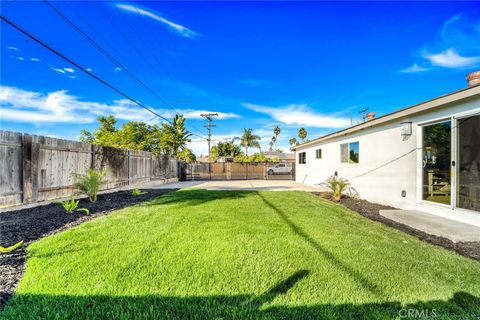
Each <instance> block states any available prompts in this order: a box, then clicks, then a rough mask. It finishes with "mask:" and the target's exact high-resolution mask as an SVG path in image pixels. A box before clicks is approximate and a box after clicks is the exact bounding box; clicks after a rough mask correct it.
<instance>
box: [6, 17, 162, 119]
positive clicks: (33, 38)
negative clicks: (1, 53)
mask: <svg viewBox="0 0 480 320" xmlns="http://www.w3.org/2000/svg"><path fill="white" fill-rule="evenodd" d="M0 18H1V19H2V20H3V21H4V22H6V23H7V24H9V25H10V26H12V27H13V28H15V29H16V30H18V31H20V32H21V33H23V34H24V35H26V36H27V37H29V38H30V39H32V40H33V41H35V42H37V43H38V44H40V45H41V46H43V47H44V48H46V49H47V50H49V51H51V52H53V53H54V54H56V55H57V56H59V57H60V58H62V59H63V60H65V61H67V62H69V63H70V64H72V65H73V66H75V67H77V68H78V69H80V70H81V71H83V72H84V73H86V74H87V75H89V76H90V77H92V78H94V79H95V80H97V81H99V82H101V83H102V84H103V85H105V86H107V87H108V88H110V89H112V90H113V91H115V92H116V93H118V94H120V95H121V96H123V97H125V98H126V99H127V100H129V101H131V102H133V103H135V104H136V105H138V106H139V107H141V108H143V109H145V110H147V111H148V112H150V113H152V114H154V115H156V116H157V117H159V118H161V119H163V120H165V121H167V122H168V123H171V121H170V120H168V119H167V118H165V117H164V116H162V115H160V114H158V113H157V112H155V111H153V110H151V109H150V108H148V107H147V106H145V105H144V104H142V103H141V102H139V101H137V100H135V99H133V98H132V97H130V96H129V95H127V94H126V93H124V92H123V91H121V90H120V89H117V88H116V87H114V86H113V85H111V84H110V83H108V82H107V81H105V80H103V79H102V78H100V77H99V76H97V75H95V74H94V73H93V72H90V71H88V70H86V69H85V68H84V67H82V66H81V65H80V64H78V63H77V62H75V61H73V60H72V59H70V58H69V57H67V56H66V55H64V54H63V53H60V52H59V51H57V50H56V49H54V48H52V47H51V46H49V45H48V44H46V43H45V42H43V41H42V40H40V39H39V38H37V37H36V36H35V35H33V34H32V33H30V32H29V31H27V30H25V29H23V28H22V27H20V26H19V25H17V24H16V23H15V22H13V21H11V20H10V19H8V18H6V17H4V16H3V15H0Z"/></svg>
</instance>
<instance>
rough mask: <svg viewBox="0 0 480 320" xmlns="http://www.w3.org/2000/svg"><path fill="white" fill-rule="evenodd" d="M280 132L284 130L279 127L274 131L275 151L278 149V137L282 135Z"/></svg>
mask: <svg viewBox="0 0 480 320" xmlns="http://www.w3.org/2000/svg"><path fill="white" fill-rule="evenodd" d="M280 132H282V130H280V127H279V126H276V127H275V128H274V129H273V134H274V137H275V140H273V138H272V140H273V143H274V145H275V149H277V140H278V136H279V135H280Z"/></svg>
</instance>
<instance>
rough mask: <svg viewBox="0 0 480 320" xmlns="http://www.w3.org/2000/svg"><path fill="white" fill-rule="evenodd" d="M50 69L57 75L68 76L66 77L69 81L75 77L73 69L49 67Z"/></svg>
mask: <svg viewBox="0 0 480 320" xmlns="http://www.w3.org/2000/svg"><path fill="white" fill-rule="evenodd" d="M50 69H52V70H53V71H55V72H57V73H61V74H65V75H68V77H69V78H70V79H75V78H76V76H75V75H73V74H74V73H75V69H73V68H54V67H50Z"/></svg>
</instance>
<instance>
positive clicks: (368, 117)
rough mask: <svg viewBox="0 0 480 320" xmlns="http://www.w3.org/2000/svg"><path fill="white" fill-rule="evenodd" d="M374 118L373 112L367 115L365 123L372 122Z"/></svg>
mask: <svg viewBox="0 0 480 320" xmlns="http://www.w3.org/2000/svg"><path fill="white" fill-rule="evenodd" d="M374 118H375V112H369V113H367V121H370V120H373V119H374Z"/></svg>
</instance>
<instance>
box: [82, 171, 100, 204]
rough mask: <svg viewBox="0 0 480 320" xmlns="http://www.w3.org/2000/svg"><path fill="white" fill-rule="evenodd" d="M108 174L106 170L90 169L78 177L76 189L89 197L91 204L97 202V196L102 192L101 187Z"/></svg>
mask: <svg viewBox="0 0 480 320" xmlns="http://www.w3.org/2000/svg"><path fill="white" fill-rule="evenodd" d="M106 175H107V172H106V171H105V170H101V171H99V170H95V169H90V170H88V171H87V173H86V174H80V175H78V176H77V182H76V183H75V187H77V188H78V189H79V190H80V191H82V192H83V193H85V194H86V195H87V196H88V199H89V200H90V202H95V201H97V194H98V191H99V190H100V186H101V185H102V183H103V182H104V180H105V176H106Z"/></svg>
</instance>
